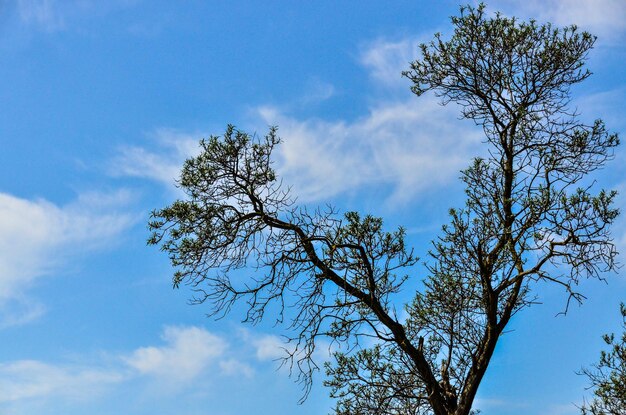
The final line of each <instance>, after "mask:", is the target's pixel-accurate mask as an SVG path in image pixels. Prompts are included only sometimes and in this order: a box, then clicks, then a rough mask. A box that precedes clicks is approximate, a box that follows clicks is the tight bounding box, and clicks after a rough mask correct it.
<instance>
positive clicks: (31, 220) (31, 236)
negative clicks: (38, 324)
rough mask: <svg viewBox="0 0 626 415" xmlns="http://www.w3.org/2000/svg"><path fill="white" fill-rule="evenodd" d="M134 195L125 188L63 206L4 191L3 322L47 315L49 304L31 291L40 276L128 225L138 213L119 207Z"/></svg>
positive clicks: (0, 243)
mask: <svg viewBox="0 0 626 415" xmlns="http://www.w3.org/2000/svg"><path fill="white" fill-rule="evenodd" d="M129 198H130V194H129V193H128V192H125V191H120V192H117V193H115V194H107V195H105V194H98V193H88V194H83V195H81V196H79V198H78V199H77V200H76V201H74V202H73V203H70V204H68V205H65V206H58V205H55V204H53V203H51V202H49V201H46V200H44V199H37V200H28V199H22V198H19V197H16V196H13V195H10V194H6V193H0V327H1V326H8V325H15V324H21V323H24V322H26V321H29V320H31V319H33V318H36V317H37V316H38V315H40V314H41V312H42V311H43V306H42V305H41V304H39V303H37V302H36V301H35V300H33V299H31V298H29V297H28V296H27V292H28V289H29V288H31V287H32V286H33V284H34V282H35V280H37V279H38V278H40V277H42V276H46V275H50V274H51V273H53V272H55V271H57V270H58V269H59V267H60V266H62V265H63V264H64V263H65V261H66V260H68V259H69V258H75V257H76V256H77V255H78V254H84V253H85V252H87V251H89V250H93V249H98V248H102V247H104V246H107V244H109V243H110V242H111V241H112V240H114V238H115V237H117V236H118V235H119V234H120V233H121V232H123V231H124V230H125V229H127V228H128V227H129V226H130V225H131V224H132V223H133V218H132V216H131V215H129V214H128V213H122V212H120V211H119V207H120V205H125V204H126V203H127V202H128V200H129Z"/></svg>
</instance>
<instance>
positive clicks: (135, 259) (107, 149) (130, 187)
mask: <svg viewBox="0 0 626 415" xmlns="http://www.w3.org/2000/svg"><path fill="white" fill-rule="evenodd" d="M497 10H499V11H501V12H502V13H504V14H505V15H514V16H517V17H519V18H522V19H529V18H535V19H536V20H537V21H538V22H540V23H542V22H547V21H550V22H552V23H554V24H556V25H567V24H572V23H575V24H577V25H578V26H579V27H581V28H583V29H585V30H589V31H590V32H591V33H593V34H595V35H597V36H598V41H597V43H596V47H595V48H594V49H593V50H592V51H591V54H590V57H589V68H590V69H591V70H592V71H593V72H594V75H593V76H592V77H591V78H589V79H588V80H587V81H585V82H584V83H583V84H581V85H578V86H576V87H575V88H574V91H573V92H574V99H573V105H575V106H576V107H577V108H578V110H579V111H580V112H581V114H582V118H583V119H585V120H593V119H595V118H598V117H601V118H603V119H604V120H605V121H606V123H607V126H608V127H609V129H611V130H612V131H617V132H620V133H621V134H622V138H623V137H624V132H625V131H626V121H625V120H626V110H625V108H626V71H624V63H625V62H626V46H624V45H626V3H625V2H624V1H623V0H595V1H591V0H588V1H585V0H569V1H565V0H562V1H558V0H543V1H540V0H526V1H524V2H517V1H513V0H500V1H492V2H489V3H488V11H489V12H495V11H497ZM457 13H458V3H457V2H452V1H448V0H444V1H437V2H434V1H433V2H430V1H403V0H400V1H394V2H387V1H385V2H383V1H345V2H336V1H315V2H293V1H286V0H285V1H265V2H252V1H247V2H244V1H228V2H220V1H185V2H172V1H150V2H148V1H142V0H108V1H96V0H56V1H55V0H8V1H4V2H0V61H1V64H0V166H1V167H0V168H1V169H2V173H3V174H1V175H0V340H1V341H0V415H52V414H60V413H62V414H65V415H72V414H94V415H97V414H112V413H120V414H136V415H142V414H155V413H157V414H160V415H161V414H162V415H169V414H172V415H173V414H183V415H196V414H198V415H200V414H202V415H238V414H248V413H260V414H273V415H282V414H285V415H286V414H292V413H298V414H304V415H314V414H315V415H321V414H326V413H329V411H330V409H331V408H332V406H333V402H332V400H330V399H329V398H328V397H327V395H328V391H327V390H325V389H324V388H323V387H322V386H321V381H322V379H323V377H322V376H321V375H320V376H317V383H316V386H315V387H314V388H313V391H312V393H311V395H310V396H309V399H308V400H307V401H306V402H305V403H304V404H302V405H298V400H299V398H300V397H301V396H302V391H301V389H300V386H299V385H297V384H295V383H294V381H293V379H290V378H289V377H288V373H287V372H288V371H287V370H285V369H284V368H283V369H278V368H277V364H276V362H275V359H276V358H277V357H279V356H280V353H281V344H282V343H281V338H280V334H281V333H283V331H282V329H283V328H281V327H280V326H274V324H273V321H271V319H270V320H269V321H268V322H267V324H261V325H258V326H246V325H243V324H241V323H240V320H241V318H242V310H241V309H234V310H233V313H232V314H231V315H230V316H228V317H227V318H224V319H221V320H219V321H215V320H212V319H208V318H206V317H205V314H206V312H207V310H206V308H205V309H203V306H202V305H196V306H191V305H189V304H188V300H189V299H190V298H191V296H192V292H191V291H190V290H189V288H188V287H184V286H183V287H181V288H180V289H179V290H173V289H172V286H171V275H172V273H173V271H172V269H171V267H170V265H169V263H168V261H167V257H166V255H164V254H163V253H162V252H159V250H158V249H155V248H154V247H148V246H146V239H147V237H148V232H147V229H146V223H147V220H148V217H149V213H150V211H151V210H152V209H154V208H159V207H163V206H165V205H166V204H169V203H171V202H172V201H173V200H175V199H176V198H177V197H180V196H181V194H180V192H179V190H178V189H177V188H176V187H175V186H174V181H175V179H176V177H177V175H178V172H179V171H180V168H181V165H182V162H183V161H184V160H185V158H186V157H189V156H190V155H193V154H195V153H196V152H197V142H198V140H199V139H200V138H202V137H207V136H209V135H211V134H215V135H218V134H221V133H222V132H223V131H224V129H225V127H226V125H227V124H229V123H232V124H235V125H236V126H238V127H239V128H241V129H244V130H246V131H249V132H257V133H258V134H264V133H265V132H266V131H267V128H268V126H270V125H277V126H278V128H279V135H280V136H281V137H282V138H283V140H284V142H283V144H282V145H281V147H280V149H279V153H278V154H277V169H278V172H279V174H280V176H281V177H282V178H283V179H284V181H285V183H287V184H289V185H291V186H292V187H293V193H294V194H296V195H298V200H299V201H300V202H301V203H306V204H311V205H317V204H322V205H323V204H325V203H332V204H333V205H335V206H336V207H337V208H338V209H339V210H340V211H342V212H345V211H348V210H358V211H360V212H368V213H372V214H374V215H378V216H382V217H384V218H385V223H386V224H387V226H388V227H389V228H390V229H392V228H394V227H396V226H398V225H403V226H405V227H406V228H407V230H408V235H409V241H410V243H411V244H412V245H413V246H414V247H415V251H416V253H417V254H418V255H419V256H421V257H425V256H426V253H427V251H428V249H429V241H430V240H432V239H433V238H435V237H436V235H437V231H438V230H439V229H440V227H441V225H442V224H444V223H446V221H447V214H446V212H447V210H448V208H449V207H453V206H458V205H460V204H461V203H463V189H462V186H461V184H460V183H459V180H458V176H459V170H461V169H463V168H464V167H465V166H466V165H467V164H468V163H469V161H470V159H471V158H472V157H474V156H476V155H479V154H482V153H484V151H485V149H484V146H483V145H482V143H481V131H480V129H477V128H476V127H474V126H473V125H472V122H470V121H462V120H459V119H458V118H459V116H458V114H459V112H458V108H455V107H454V106H452V105H449V106H446V107H442V106H440V105H439V103H438V101H437V99H436V98H434V97H433V96H432V95H428V94H427V95H425V96H423V97H420V98H417V97H416V96H414V95H412V94H411V93H410V91H409V87H410V83H409V81H407V80H406V79H403V78H402V77H401V76H400V72H401V71H402V70H404V69H407V68H408V62H410V61H411V60H413V59H415V58H416V57H417V54H416V53H417V45H418V44H419V43H420V42H422V41H428V40H430V39H431V38H432V36H433V34H434V33H435V32H441V33H443V35H444V37H445V36H446V34H449V33H450V31H451V30H450V27H451V26H450V23H449V16H451V15H454V14H457ZM595 178H596V179H597V182H598V184H599V185H601V186H605V187H608V188H615V189H618V190H619V191H620V192H621V196H620V198H619V199H618V204H619V206H620V207H622V206H625V205H626V203H625V202H626V196H625V195H626V146H624V145H622V146H621V148H619V149H618V150H617V153H616V157H615V160H613V161H612V162H610V163H609V164H608V166H607V168H606V169H604V170H602V171H600V172H597V173H596V175H595ZM614 236H615V242H616V244H617V246H618V250H619V251H621V252H626V217H624V216H622V217H621V218H620V219H619V220H618V223H617V224H616V226H615V228H614ZM620 262H622V263H623V262H624V260H623V259H621V261H620ZM420 272H423V269H420V268H417V269H416V272H415V281H418V280H419V278H420ZM606 277H607V283H604V282H598V281H586V282H583V283H582V284H581V286H580V287H579V288H580V289H581V290H582V291H583V292H584V293H585V294H586V295H587V297H588V298H587V300H586V301H585V302H584V304H583V305H582V306H581V307H578V306H577V305H575V306H573V307H571V308H570V310H569V313H568V315H567V316H558V317H555V316H556V314H557V313H559V311H562V310H563V309H564V307H565V300H566V296H565V295H564V293H563V292H562V291H561V290H557V289H555V288H553V287H550V286H548V285H544V286H539V287H538V288H539V289H538V291H537V292H538V293H539V295H540V297H539V300H540V301H541V303H542V304H539V305H536V306H533V307H532V308H530V309H528V310H524V311H523V312H522V313H520V314H519V315H518V316H516V317H515V318H514V319H513V321H512V323H511V326H510V328H511V331H510V332H509V333H507V334H506V335H505V336H504V337H503V338H502V340H501V343H500V344H499V346H498V348H497V350H496V354H495V356H494V358H493V361H492V364H491V366H490V369H489V372H488V374H487V376H486V378H485V381H484V383H483V385H481V389H480V391H479V396H478V399H477V401H476V408H477V409H481V410H482V414H483V415H495V414H502V415H518V414H519V415H521V414H547V415H557V414H560V415H571V414H576V413H578V411H577V410H576V405H577V404H578V405H579V404H580V403H581V402H582V400H583V398H584V397H589V392H588V391H586V390H585V386H586V385H587V381H586V379H585V378H583V377H581V376H578V375H576V371H578V370H580V368H581V367H582V366H584V365H589V364H591V363H592V362H594V361H596V360H597V358H598V356H599V351H600V349H601V347H602V340H601V335H602V334H603V333H606V332H611V331H614V330H617V329H618V328H619V324H620V321H619V303H620V301H626V281H625V280H624V271H623V270H622V271H621V272H620V273H619V274H617V275H614V274H612V275H607V276H606ZM322 349H323V348H322ZM323 357H324V356H323V355H321V354H320V358H323Z"/></svg>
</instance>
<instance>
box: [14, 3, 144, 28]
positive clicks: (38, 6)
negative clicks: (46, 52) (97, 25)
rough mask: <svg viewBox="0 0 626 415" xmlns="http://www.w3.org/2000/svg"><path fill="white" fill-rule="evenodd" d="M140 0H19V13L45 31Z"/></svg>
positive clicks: (118, 8)
mask: <svg viewBox="0 0 626 415" xmlns="http://www.w3.org/2000/svg"><path fill="white" fill-rule="evenodd" d="M139 1H140V0H107V1H98V0H17V14H18V17H19V19H20V20H21V21H22V22H23V23H24V24H25V25H27V26H29V27H33V28H36V29H39V30H43V31H45V32H56V31H60V30H65V29H67V28H68V26H71V24H70V23H75V22H76V21H79V20H81V19H84V18H87V17H98V16H103V15H106V14H107V13H110V12H112V11H115V10H120V9H124V8H128V7H131V6H133V5H135V4H136V3H138V2H139Z"/></svg>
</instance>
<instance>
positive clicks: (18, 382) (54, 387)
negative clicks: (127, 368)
mask: <svg viewBox="0 0 626 415" xmlns="http://www.w3.org/2000/svg"><path fill="white" fill-rule="evenodd" d="M123 380H124V375H123V374H122V373H120V372H117V371H114V370H110V369H104V368H91V367H80V366H74V365H53V364H47V363H43V362H39V361H35V360H19V361H15V362H11V363H5V364H0V404H3V403H10V402H17V401H27V400H32V399H41V398H46V397H51V396H54V397H56V398H61V399H69V400H85V399H89V398H91V397H94V396H96V395H97V394H98V392H100V391H102V390H103V389H104V388H105V387H106V385H110V384H115V383H119V382H121V381H123ZM0 408H1V406H0Z"/></svg>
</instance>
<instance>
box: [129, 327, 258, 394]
mask: <svg viewBox="0 0 626 415" xmlns="http://www.w3.org/2000/svg"><path fill="white" fill-rule="evenodd" d="M162 338H163V340H164V341H165V345H163V346H150V347H142V348H139V349H137V350H135V351H134V352H133V353H132V354H131V355H130V356H128V357H126V358H125V359H124V361H125V362H126V363H127V364H128V365H129V366H130V367H131V368H133V369H134V370H136V371H137V372H138V373H140V374H143V375H149V376H153V377H155V378H157V379H161V380H165V381H168V382H172V381H174V382H179V383H182V382H186V381H189V380H192V379H194V378H196V377H197V376H199V375H200V374H201V373H203V372H204V371H205V370H206V369H207V368H208V367H209V366H211V365H214V364H216V365H217V366H218V367H220V369H221V370H222V372H223V373H226V374H229V375H232V374H236V373H241V374H243V375H245V376H251V375H252V369H251V368H250V367H249V366H248V365H247V364H245V363H243V362H241V361H239V360H236V359H233V358H230V357H227V350H228V343H227V342H226V341H225V340H224V339H223V338H221V337H219V336H217V335H215V334H212V333H209V332H208V331H206V330H204V329H202V328H199V327H174V326H170V327H166V328H165V330H164V332H163V335H162Z"/></svg>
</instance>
